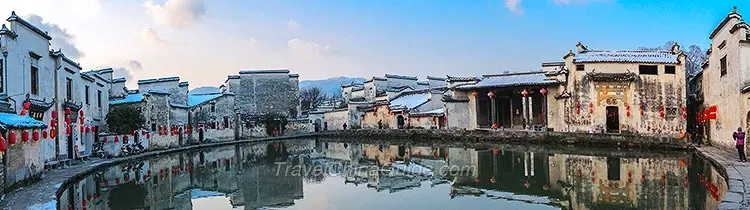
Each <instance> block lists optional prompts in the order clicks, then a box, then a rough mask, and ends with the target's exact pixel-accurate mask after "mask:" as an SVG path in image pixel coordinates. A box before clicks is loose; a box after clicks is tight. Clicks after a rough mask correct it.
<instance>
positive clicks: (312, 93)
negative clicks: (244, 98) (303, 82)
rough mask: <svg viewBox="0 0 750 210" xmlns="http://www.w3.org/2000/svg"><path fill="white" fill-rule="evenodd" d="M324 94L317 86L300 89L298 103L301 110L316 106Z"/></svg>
mask: <svg viewBox="0 0 750 210" xmlns="http://www.w3.org/2000/svg"><path fill="white" fill-rule="evenodd" d="M324 98H325V96H324V95H323V93H322V92H321V91H320V88H318V87H311V88H306V89H304V90H302V91H300V103H301V106H302V110H304V111H307V110H310V109H314V108H316V107H318V106H319V105H320V104H321V103H322V102H323V99H324Z"/></svg>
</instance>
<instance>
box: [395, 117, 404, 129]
mask: <svg viewBox="0 0 750 210" xmlns="http://www.w3.org/2000/svg"><path fill="white" fill-rule="evenodd" d="M396 123H397V124H396V125H398V129H404V116H403V115H399V116H398V117H396Z"/></svg>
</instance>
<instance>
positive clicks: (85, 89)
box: [83, 85, 90, 105]
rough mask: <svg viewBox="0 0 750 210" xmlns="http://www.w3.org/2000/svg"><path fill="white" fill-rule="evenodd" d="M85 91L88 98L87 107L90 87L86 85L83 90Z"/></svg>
mask: <svg viewBox="0 0 750 210" xmlns="http://www.w3.org/2000/svg"><path fill="white" fill-rule="evenodd" d="M83 91H86V92H85V93H83V94H84V95H85V96H86V105H89V104H90V103H89V86H88V85H86V87H84V88H83Z"/></svg>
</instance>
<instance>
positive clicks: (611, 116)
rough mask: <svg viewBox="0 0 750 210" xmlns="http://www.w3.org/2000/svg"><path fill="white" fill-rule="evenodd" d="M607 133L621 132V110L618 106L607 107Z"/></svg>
mask: <svg viewBox="0 0 750 210" xmlns="http://www.w3.org/2000/svg"><path fill="white" fill-rule="evenodd" d="M607 132H608V133H619V132H620V113H619V108H618V107H616V106H608V107H607Z"/></svg>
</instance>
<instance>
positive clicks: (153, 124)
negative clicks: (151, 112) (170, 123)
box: [151, 123, 156, 132]
mask: <svg viewBox="0 0 750 210" xmlns="http://www.w3.org/2000/svg"><path fill="white" fill-rule="evenodd" d="M151 131H153V132H156V123H151Z"/></svg>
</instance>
